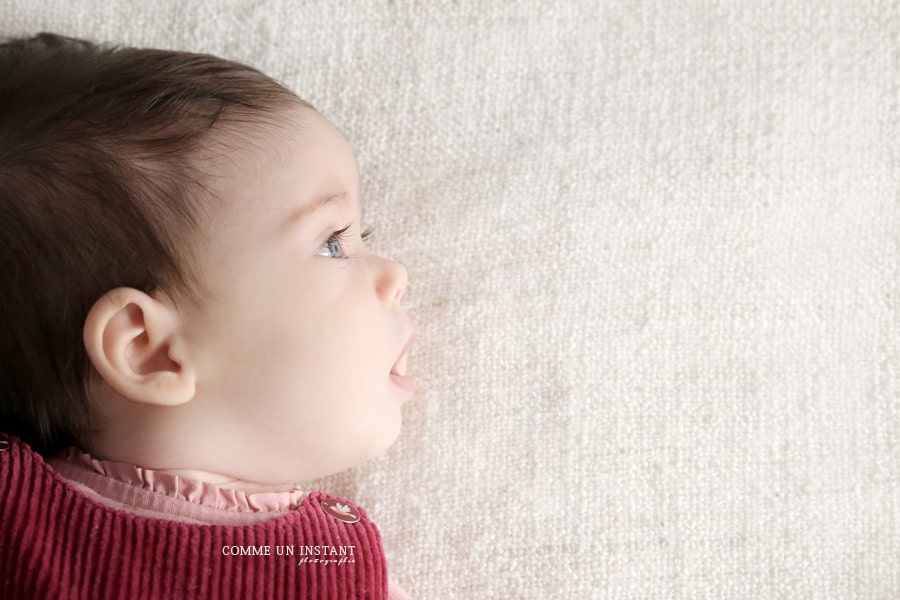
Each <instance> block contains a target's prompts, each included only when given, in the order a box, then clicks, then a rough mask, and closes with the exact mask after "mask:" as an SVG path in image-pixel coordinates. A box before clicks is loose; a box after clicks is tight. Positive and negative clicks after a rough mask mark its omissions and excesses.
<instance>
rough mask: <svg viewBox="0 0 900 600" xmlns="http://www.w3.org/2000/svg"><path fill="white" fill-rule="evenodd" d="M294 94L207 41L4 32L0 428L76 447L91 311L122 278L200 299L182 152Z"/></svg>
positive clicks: (198, 182)
mask: <svg viewBox="0 0 900 600" xmlns="http://www.w3.org/2000/svg"><path fill="white" fill-rule="evenodd" d="M297 103H299V104H302V105H305V106H309V105H308V104H306V103H305V102H303V101H302V100H300V99H299V98H297V97H296V96H295V95H294V94H293V93H292V92H290V91H289V90H288V89H286V88H285V87H283V86H282V85H281V84H279V83H277V82H276V81H274V80H272V79H270V78H269V77H266V76H265V75H263V74H262V73H260V72H259V71H257V70H255V69H252V68H250V67H248V66H245V65H241V64H238V63H234V62H230V61H227V60H224V59H221V58H217V57H214V56H209V55H202V54H191V53H186V52H175V51H164V50H150V49H137V48H120V47H111V46H106V47H104V46H98V45H95V44H92V43H90V42H87V41H84V40H76V39H72V38H65V37H61V36H57V35H52V34H40V35H38V36H36V37H34V38H29V39H18V40H10V41H7V42H6V43H3V44H0V431H5V432H8V433H13V434H16V435H18V436H20V437H21V438H22V439H24V440H25V441H26V442H28V443H29V444H31V445H32V446H33V447H34V448H35V449H36V450H38V451H40V452H43V453H45V454H46V453H50V452H53V451H55V450H57V449H59V448H62V447H65V446H67V445H76V446H82V447H83V446H84V440H85V439H86V435H87V433H88V432H89V428H90V419H89V411H88V400H87V386H88V383H89V379H90V378H91V372H92V371H93V369H92V368H91V365H90V361H89V359H88V357H87V353H86V351H85V348H84V343H83V341H82V329H83V326H84V321H85V318H86V317H87V313H88V311H89V310H90V308H91V307H92V305H93V303H94V302H95V301H96V300H97V299H98V298H99V297H100V296H102V295H103V294H104V293H105V292H107V291H109V290H110V289H113V288H116V287H119V286H128V287H132V288H136V289H138V290H141V291H144V292H150V291H152V290H154V289H156V288H163V289H171V290H178V291H181V292H182V293H184V294H185V295H186V297H188V298H191V297H194V298H196V297H197V294H199V289H198V279H197V278H196V277H195V275H194V273H193V269H192V266H191V262H192V261H191V259H190V252H189V250H188V248H189V246H190V244H188V243H187V242H188V240H189V239H190V236H191V235H195V234H197V232H198V230H199V229H198V228H199V223H200V221H201V216H202V214H203V212H204V211H205V210H209V209H208V208H205V207H204V206H203V205H202V203H201V202H199V201H198V200H199V199H200V198H201V197H203V176H202V169H201V168H200V167H199V165H198V164H197V161H193V162H192V160H191V157H192V156H194V155H195V154H196V152H197V151H198V150H200V149H203V148H204V147H207V146H208V145H209V144H211V143H212V141H214V139H215V135H213V134H214V133H216V132H222V131H230V132H234V131H235V130H236V129H239V128H240V127H241V126H242V124H243V125H248V124H250V123H252V122H254V121H255V120H262V121H266V120H268V121H269V122H270V123H274V122H275V120H276V117H277V113H278V111H279V110H281V109H283V108H286V107H288V106H290V105H292V104H294V105H296V104H297ZM214 125H215V129H214V127H213V126H214ZM211 132H212V133H211Z"/></svg>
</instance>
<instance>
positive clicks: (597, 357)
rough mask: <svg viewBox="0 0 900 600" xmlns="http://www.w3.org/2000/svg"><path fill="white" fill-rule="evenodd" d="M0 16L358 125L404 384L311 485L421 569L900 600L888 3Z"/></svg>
mask: <svg viewBox="0 0 900 600" xmlns="http://www.w3.org/2000/svg"><path fill="white" fill-rule="evenodd" d="M0 15H2V17H3V18H2V19H0V23H2V25H0V30H2V33H5V34H16V35H22V34H30V33H35V32H37V31H40V30H49V31H56V32H61V33H66V34H70V35H78V36H85V37H89V38H92V39H97V40H103V41H113V42H121V43H125V44H131V45H140V46H156V47H167V48H177V49H183V50H192V51H203V52H212V53H215V54H220V55H223V56H225V57H227V58H232V59H236V60H241V61H244V62H247V63H249V64H252V65H254V66H257V67H259V68H260V69H261V70H263V71H264V72H267V73H269V74H271V75H273V76H275V77H276V78H278V79H280V80H281V81H283V82H285V83H286V84H287V85H288V86H289V87H290V88H292V89H293V90H295V91H296V92H297V93H298V94H299V95H301V96H302V97H304V98H305V99H307V100H309V101H310V102H311V103H312V104H314V105H315V106H316V107H317V108H319V109H320V110H321V111H322V112H323V113H324V114H325V115H326V116H327V117H328V118H329V119H331V120H332V121H333V122H334V123H335V124H336V125H337V126H338V127H339V128H340V129H341V130H342V131H343V132H344V133H345V134H346V136H347V138H348V140H349V141H350V143H351V145H352V146H353V147H354V149H355V150H356V153H357V157H358V160H359V165H360V174H361V190H362V200H363V202H364V204H365V210H366V220H367V221H368V222H369V223H371V224H372V225H374V226H375V237H374V241H373V244H372V246H373V249H374V250H375V251H377V252H379V253H383V254H384V255H386V256H389V257H391V258H395V259H397V260H400V261H401V262H403V263H404V264H405V265H406V266H407V268H408V270H409V276H410V286H409V289H408V291H407V295H406V297H405V299H404V304H405V306H406V307H407V308H408V310H409V313H410V316H411V317H412V318H413V320H414V321H415V323H416V325H417V329H418V333H417V337H416V342H415V344H414V346H413V348H412V351H411V354H410V358H409V373H410V375H411V376H412V377H413V379H414V381H415V383H416V389H417V396H416V398H414V399H413V400H412V401H411V402H410V403H409V404H407V405H406V406H405V407H404V429H403V432H402V434H401V436H400V439H399V441H398V442H397V444H395V446H394V447H393V448H392V449H391V450H390V452H389V453H388V454H387V455H386V456H385V457H384V459H381V460H376V461H373V462H372V463H369V464H367V465H364V466H362V467H360V468H359V469H356V470H354V471H352V472H350V473H347V474H344V475H341V476H338V477H335V478H333V479H331V480H329V481H327V482H320V483H319V484H318V485H317V486H316V489H324V490H328V491H331V492H334V493H336V494H338V495H341V496H344V497H347V498H353V499H354V501H358V502H359V503H360V504H362V505H363V506H365V507H366V509H367V510H368V512H369V514H370V515H372V516H373V518H374V520H375V521H376V522H377V523H378V525H379V527H380V528H381V531H382V534H383V536H384V543H385V551H386V553H387V556H388V559H389V564H390V566H391V574H392V576H394V577H396V579H397V581H398V582H400V583H401V584H402V585H403V587H404V588H406V589H407V590H408V591H409V592H410V595H411V596H412V597H413V598H419V599H421V600H443V599H461V600H469V599H471V598H495V599H503V600H506V599H508V598H515V599H519V598H525V599H537V598H565V599H570V598H571V599H578V600H581V599H584V598H597V599H623V600H624V599H644V598H653V599H666V600H670V599H676V600H694V599H697V598H715V599H719V598H729V599H740V600H744V599H748V598H765V599H770V598H791V599H807V598H809V599H818V598H829V599H830V598H842V599H843V598H864V599H896V598H900V520H898V519H900V441H898V440H900V243H898V240H900V204H898V198H900V108H898V106H900V53H898V43H900V42H898V40H900V3H897V2H894V1H889V0H719V1H712V0H710V1H705V0H560V1H555V2H547V1H545V0H517V1H513V2H501V1H496V0H459V1H454V2H451V1H449V0H447V1H441V0H433V1H432V0H396V1H387V0H382V1H373V2H359V1H356V0H303V1H298V0H203V1H195V0H177V1H176V0H157V1H155V2H110V1H108V0H79V1H78V2H71V1H69V0H45V1H42V2H26V1H25V0H0ZM344 224H345V223H340V224H339V226H343V225H344ZM290 317H291V318H299V315H290ZM347 343H352V340H348V341H347ZM348 376H352V373H348Z"/></svg>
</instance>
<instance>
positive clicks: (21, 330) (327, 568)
mask: <svg viewBox="0 0 900 600" xmlns="http://www.w3.org/2000/svg"><path fill="white" fill-rule="evenodd" d="M0 228H2V236H0V244H2V247H0V264H2V266H0V290H2V294H0V296H2V301H0V328H2V329H0V365H2V366H0V450H2V452H0V597H4V598H142V597H148V598H251V597H252V598H405V597H406V596H405V594H404V593H403V592H402V590H400V589H399V588H398V587H397V586H395V585H393V584H389V581H388V577H387V565H386V559H385V556H384V550H383V548H382V544H381V537H380V533H379V531H378V529H377V528H376V526H375V525H374V524H373V523H372V522H371V521H370V520H369V519H368V517H367V515H366V514H365V511H364V510H362V509H361V508H359V507H358V506H356V505H355V504H353V503H352V502H350V501H347V500H345V499H343V498H338V497H335V496H332V495H330V494H327V493H324V492H319V491H310V490H306V489H303V488H302V483H303V482H309V481H313V480H316V479H319V478H322V477H324V476H326V475H330V474H333V473H337V472H340V471H343V470H346V469H349V468H351V467H353V466H355V465H357V464H359V463H361V462H364V461H366V460H368V459H370V458H373V457H375V456H377V455H379V454H381V453H383V452H384V451H385V450H386V449H387V448H388V447H389V446H390V445H391V444H392V443H393V442H394V440H395V439H396V438H397V436H398V434H399V431H400V425H401V407H402V405H403V404H404V403H405V402H406V401H407V400H408V399H409V398H410V397H411V396H412V394H413V389H412V385H411V384H410V381H409V379H408V378H407V377H405V373H406V362H407V353H408V350H409V346H410V344H411V342H412V339H413V335H414V328H413V325H412V322H411V321H410V319H409V318H408V317H407V316H406V314H405V312H404V310H403V309H402V308H401V307H400V304H399V302H400V300H401V298H402V297H403V294H404V291H405V289H406V284H407V273H406V270H405V269H404V267H403V266H402V265H400V264H399V263H396V262H393V261H391V260H387V259H385V258H382V257H380V256H378V255H376V254H374V253H372V252H371V251H370V250H369V249H368V248H367V247H366V245H365V243H364V242H365V240H366V238H367V237H368V234H369V231H368V230H364V229H363V223H362V205H361V200H360V195H359V183H358V174H357V169H356V163H355V160H354V157H353V154H352V151H351V149H350V147H349V145H348V144H347V142H346V141H345V139H344V138H343V137H342V135H341V134H340V133H339V132H338V130H337V129H335V127H334V126H333V125H331V124H330V123H329V122H328V121H327V120H326V119H325V118H324V117H323V116H322V115H320V114H319V113H318V112H317V111H316V110H315V109H314V108H313V107H312V106H310V105H309V104H308V103H306V102H304V101H303V100H301V99H299V98H298V97H297V96H296V95H295V94H294V93H293V92H291V91H289V90H288V89H286V88H285V87H283V86H282V85H281V84H279V83H277V82H275V81H274V80H272V79H270V78H269V77H267V76H265V75H263V74H261V73H260V72H258V71H256V70H254V69H252V68H250V67H247V66H244V65H241V64H236V63H234V62H230V61H226V60H223V59H220V58H217V57H213V56H208V55H199V54H189V53H184V52H175V51H163V50H146V49H134V48H112V47H101V46H96V45H94V44H91V43H88V42H84V41H80V40H73V39H69V38H62V37H59V36H54V35H50V34H41V35H39V36H37V37H35V38H31V39H21V40H10V41H8V42H6V43H5V44H0Z"/></svg>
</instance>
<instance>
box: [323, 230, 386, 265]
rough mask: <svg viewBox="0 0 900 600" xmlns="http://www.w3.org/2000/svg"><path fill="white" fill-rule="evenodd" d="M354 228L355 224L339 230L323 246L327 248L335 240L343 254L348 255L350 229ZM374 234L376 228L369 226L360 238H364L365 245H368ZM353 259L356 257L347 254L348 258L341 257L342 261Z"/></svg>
mask: <svg viewBox="0 0 900 600" xmlns="http://www.w3.org/2000/svg"><path fill="white" fill-rule="evenodd" d="M352 226H353V223H348V224H347V226H346V227H344V228H343V229H338V230H337V231H335V232H333V233H332V234H331V235H330V236H328V239H327V240H325V243H324V244H322V245H323V246H327V245H328V243H329V242H331V241H332V240H334V241H336V242H337V243H338V245H339V246H340V247H341V253H342V254H346V252H347V242H348V241H349V239H350V235H349V232H350V228H351V227H352ZM374 232H375V228H374V227H372V226H367V227H366V228H365V229H364V230H363V232H362V234H360V238H362V241H363V243H366V242H367V241H368V240H369V238H370V237H372V234H373V233H374ZM351 258H355V257H354V256H350V255H349V254H347V255H346V256H341V257H340V259H341V260H350V259H351Z"/></svg>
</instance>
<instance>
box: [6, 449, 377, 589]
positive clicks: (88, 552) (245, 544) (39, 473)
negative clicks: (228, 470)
mask: <svg viewBox="0 0 900 600" xmlns="http://www.w3.org/2000/svg"><path fill="white" fill-rule="evenodd" d="M0 450H2V451H0V598H10V599H23V600H27V599H44V598H48V599H50V598H52V599H61V600H62V599H67V598H79V599H80V598H90V599H91V600H94V599H97V600H100V599H112V598H116V599H118V598H121V599H128V600H133V599H140V598H164V599H169V598H213V599H217V600H218V599H221V600H225V599H228V598H242V599H243V598H261V599H262V598H265V599H272V598H323V599H324V598H329V599H334V600H344V599H355V598H371V599H384V598H387V597H388V576H387V563H386V559H385V556H384V550H383V548H382V543H381V535H380V533H379V531H378V529H377V527H376V526H375V524H374V523H372V522H371V521H370V520H369V519H368V517H367V516H366V514H365V512H364V511H363V510H362V509H361V508H358V509H356V511H357V512H358V513H359V516H360V520H359V521H357V522H355V523H347V522H344V521H342V520H340V519H338V518H336V517H335V516H333V515H332V514H329V512H328V510H327V509H326V508H325V507H323V504H322V502H323V501H327V500H329V499H332V500H334V499H336V498H335V497H334V496H331V495H329V494H324V493H322V492H311V493H310V494H309V495H308V496H307V497H306V498H305V499H304V500H303V501H302V503H301V504H300V506H299V507H298V508H297V509H296V510H294V511H293V512H291V513H290V514H288V515H287V516H284V517H281V518H278V519H275V520H271V521H266V522H264V523H260V524H257V525H247V526H224V525H196V524H190V523H182V522H178V521H168V520H162V519H154V518H147V517H141V516H138V515H135V514H131V513H128V512H125V511H121V510H116V509H113V508H110V507H109V506H105V505H103V504H101V503H98V502H96V501H94V500H93V499H91V498H89V497H87V496H85V495H84V494H83V493H81V492H80V491H78V490H77V489H75V488H74V487H73V486H71V485H69V484H68V483H67V482H66V480H65V479H63V478H62V477H61V476H60V475H59V474H58V473H56V472H55V471H54V470H53V469H52V468H51V467H50V465H48V464H47V463H46V462H45V461H44V460H43V458H42V457H41V456H40V455H39V454H37V453H35V452H34V451H32V450H31V449H30V448H29V447H28V445H27V444H25V443H23V442H21V441H19V440H18V439H17V438H16V437H14V436H4V435H3V434H0ZM337 500H339V501H341V502H346V501H344V500H341V499H337ZM327 504H329V503H328V502H326V505H327ZM347 504H350V503H347ZM350 506H352V505H350ZM354 508H355V507H354ZM287 547H292V548H294V549H295V554H293V555H287V556H285V555H281V556H280V555H278V549H279V548H281V549H284V548H287ZM313 547H318V548H323V549H324V548H326V547H330V548H334V549H336V550H339V551H340V552H345V551H346V549H349V548H351V547H352V561H351V560H350V559H351V557H350V556H348V555H347V554H344V555H343V556H339V555H338V554H332V555H330V556H316V557H315V558H319V559H320V560H321V558H329V559H331V560H334V561H336V562H332V563H328V564H325V563H322V562H305V561H303V556H299V555H298V554H297V553H296V551H297V550H299V549H300V548H313ZM301 552H302V551H301ZM248 553H249V555H248ZM235 554H236V555H235ZM342 559H344V560H343V561H342Z"/></svg>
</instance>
